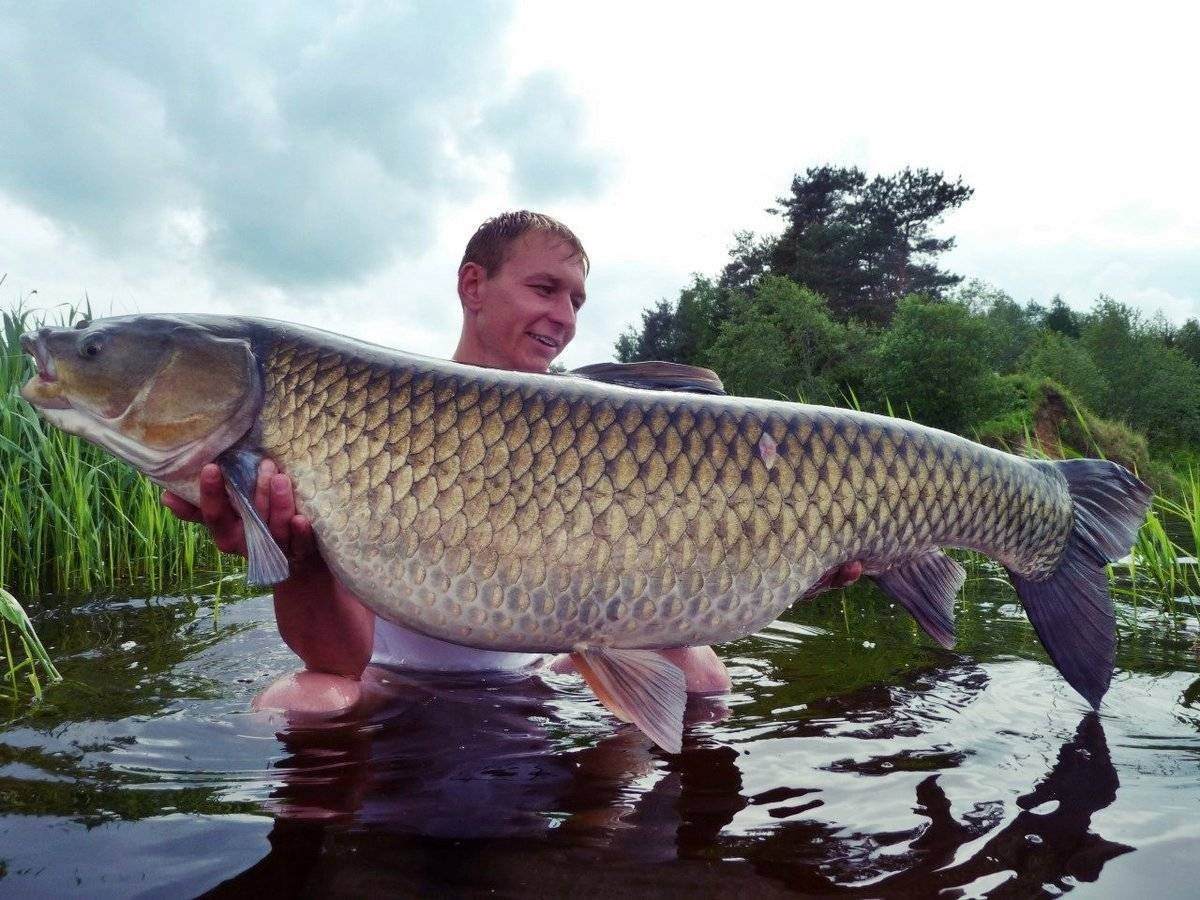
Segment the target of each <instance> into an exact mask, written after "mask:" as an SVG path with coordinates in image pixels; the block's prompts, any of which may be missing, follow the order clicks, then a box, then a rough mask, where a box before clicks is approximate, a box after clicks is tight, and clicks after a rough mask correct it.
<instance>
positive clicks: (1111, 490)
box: [1009, 459, 1151, 709]
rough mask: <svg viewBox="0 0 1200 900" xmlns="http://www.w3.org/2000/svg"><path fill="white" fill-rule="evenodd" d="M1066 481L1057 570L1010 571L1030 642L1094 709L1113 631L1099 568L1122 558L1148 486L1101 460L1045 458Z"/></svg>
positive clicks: (1104, 681)
mask: <svg viewBox="0 0 1200 900" xmlns="http://www.w3.org/2000/svg"><path fill="white" fill-rule="evenodd" d="M1037 465H1038V466H1040V467H1045V468H1053V469H1054V470H1055V471H1057V472H1058V474H1059V475H1061V476H1062V477H1063V478H1064V479H1065V480H1066V483H1067V490H1068V491H1069V492H1070V495H1071V505H1072V512H1073V523H1072V526H1071V533H1070V535H1069V536H1068V538H1067V545H1066V548H1065V549H1064V550H1063V554H1062V558H1061V559H1060V561H1059V564H1058V568H1056V569H1055V570H1054V572H1053V573H1052V574H1051V575H1050V576H1049V577H1047V578H1043V579H1040V580H1032V579H1029V578H1025V577H1024V576H1022V575H1020V574H1018V573H1015V572H1010V573H1009V574H1010V575H1011V576H1012V580H1013V584H1014V585H1015V587H1016V589H1017V594H1018V596H1020V598H1021V605H1022V606H1024V607H1025V613H1026V615H1028V616H1029V621H1030V622H1032V623H1033V628H1034V631H1036V632H1037V636H1038V639H1039V640H1040V641H1041V642H1042V645H1043V646H1044V647H1045V648H1046V652H1047V653H1049V654H1050V659H1051V660H1052V661H1053V662H1054V665H1055V666H1056V667H1057V668H1058V671H1059V672H1061V673H1062V676H1063V677H1064V678H1065V679H1066V680H1067V683H1068V684H1070V685H1071V687H1073V688H1075V690H1077V691H1078V692H1079V693H1080V694H1082V695H1083V697H1084V699H1086V700H1087V701H1088V703H1090V704H1091V705H1092V708H1093V709H1095V708H1098V707H1099V705H1100V700H1101V698H1102V697H1103V696H1104V694H1105V692H1106V691H1107V690H1108V684H1109V682H1110V681H1111V680H1112V671H1113V663H1114V662H1115V660H1116V650H1117V631H1116V617H1115V616H1114V615H1113V606H1112V599H1111V598H1110V597H1109V593H1108V575H1107V573H1106V572H1105V566H1106V565H1107V564H1108V563H1110V562H1116V561H1117V560H1118V559H1120V558H1121V557H1122V556H1124V555H1125V554H1126V553H1128V552H1129V549H1130V547H1132V546H1133V542H1134V540H1135V539H1136V538H1137V532H1138V528H1139V527H1140V526H1141V524H1142V521H1143V520H1144V519H1145V517H1146V511H1147V510H1148V509H1149V508H1150V498H1151V491H1150V488H1149V487H1148V486H1147V485H1146V484H1145V483H1144V482H1142V481H1140V480H1139V479H1138V478H1136V477H1134V476H1133V475H1132V474H1130V472H1129V471H1128V470H1127V469H1125V468H1124V467H1123V466H1120V465H1118V464H1117V463H1114V462H1110V461H1108V460H1102V459H1069V460H1047V461H1041V462H1038V463H1037Z"/></svg>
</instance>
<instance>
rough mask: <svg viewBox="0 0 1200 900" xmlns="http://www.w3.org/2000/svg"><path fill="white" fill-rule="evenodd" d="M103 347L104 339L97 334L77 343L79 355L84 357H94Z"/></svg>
mask: <svg viewBox="0 0 1200 900" xmlns="http://www.w3.org/2000/svg"><path fill="white" fill-rule="evenodd" d="M103 349H104V341H103V339H102V338H101V337H100V335H98V334H93V335H90V336H89V337H86V338H84V339H83V340H82V341H80V343H79V355H80V356H82V357H83V358H84V359H94V358H95V357H97V356H99V355H100V351H101V350H103Z"/></svg>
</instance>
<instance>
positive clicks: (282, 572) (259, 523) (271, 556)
mask: <svg viewBox="0 0 1200 900" xmlns="http://www.w3.org/2000/svg"><path fill="white" fill-rule="evenodd" d="M217 465H218V466H220V467H221V472H222V474H224V476H225V484H226V486H227V487H228V489H229V496H230V498H231V499H232V500H233V505H234V506H235V507H236V508H237V511H238V515H240V516H241V517H242V528H243V530H244V531H245V533H246V558H247V561H248V564H247V566H246V584H252V585H261V586H263V587H266V586H268V585H272V584H278V583H279V582H281V581H283V580H284V579H285V578H287V577H288V572H289V567H288V561H287V557H286V556H284V555H283V551H282V550H281V549H279V544H278V543H276V541H275V538H273V537H272V536H271V532H270V531H269V530H268V529H267V524H266V523H265V522H264V521H263V520H262V517H261V516H260V515H259V514H258V510H257V509H255V508H254V503H253V501H251V499H250V491H252V490H253V489H254V478H255V477H256V474H257V472H258V460H257V459H254V458H253V456H252V454H249V453H226V454H224V455H222V456H221V457H220V458H219V459H218V460H217Z"/></svg>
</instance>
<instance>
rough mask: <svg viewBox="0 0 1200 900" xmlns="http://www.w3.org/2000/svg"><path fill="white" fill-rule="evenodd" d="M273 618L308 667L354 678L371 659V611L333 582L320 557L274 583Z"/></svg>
mask: <svg viewBox="0 0 1200 900" xmlns="http://www.w3.org/2000/svg"><path fill="white" fill-rule="evenodd" d="M275 619H276V622H277V623H278V625H279V632H280V634H282V635H283V639H284V642H285V643H286V644H287V645H288V646H289V647H290V648H291V649H292V651H293V652H294V653H295V654H296V655H297V656H299V657H300V659H301V660H303V661H304V665H305V667H306V668H308V669H311V670H313V671H316V672H328V673H330V674H333V675H341V676H343V677H346V678H358V677H359V676H360V675H362V672H363V670H364V669H365V668H366V667H367V663H369V662H370V661H371V648H372V644H373V643H374V638H375V614H374V613H372V612H371V611H370V610H369V609H367V608H366V607H365V606H363V605H362V604H361V603H359V602H358V600H357V599H356V598H355V597H354V595H352V594H351V593H350V592H349V591H346V590H345V589H343V588H341V587H340V586H339V585H338V584H337V583H336V582H335V580H334V577H333V575H332V573H330V571H329V568H328V567H327V566H326V565H325V563H324V562H323V561H322V560H321V559H320V557H311V558H310V561H306V562H305V563H304V564H303V568H301V569H300V570H299V571H295V572H293V574H292V575H291V577H289V578H288V579H287V580H286V581H283V582H280V583H279V584H278V585H276V587H275Z"/></svg>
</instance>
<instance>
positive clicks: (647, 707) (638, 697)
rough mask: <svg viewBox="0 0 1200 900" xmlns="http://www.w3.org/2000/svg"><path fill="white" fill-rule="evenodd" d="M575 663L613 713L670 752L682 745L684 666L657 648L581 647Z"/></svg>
mask: <svg viewBox="0 0 1200 900" xmlns="http://www.w3.org/2000/svg"><path fill="white" fill-rule="evenodd" d="M571 660H572V662H574V663H575V668H576V669H577V670H578V671H579V674H580V675H582V676H583V679H584V681H586V682H587V683H588V686H589V687H590V688H591V689H592V690H593V691H595V693H596V696H597V697H598V698H599V700H600V702H601V703H603V704H604V705H605V706H606V707H607V708H608V710H609V712H611V713H612V714H613V715H614V716H616V717H617V718H618V719H620V720H621V721H622V722H631V723H633V724H634V725H636V726H637V727H638V728H640V729H641V730H642V731H644V732H645V733H646V735H647V736H648V737H649V738H650V740H652V741H654V743H656V744H657V745H658V746H660V747H662V749H664V750H666V751H667V752H668V753H678V752H679V751H680V750H681V749H682V748H683V709H684V706H686V705H687V682H686V679H685V678H684V674H683V670H682V669H680V668H679V666H677V665H675V664H674V663H673V662H671V661H670V660H668V659H666V658H665V657H663V656H662V655H661V654H660V653H658V652H656V651H654V650H621V649H616V648H612V647H580V648H578V649H576V651H575V652H574V653H572V654H571Z"/></svg>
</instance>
